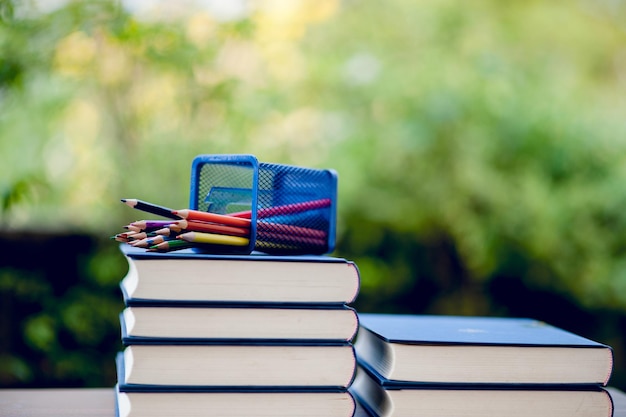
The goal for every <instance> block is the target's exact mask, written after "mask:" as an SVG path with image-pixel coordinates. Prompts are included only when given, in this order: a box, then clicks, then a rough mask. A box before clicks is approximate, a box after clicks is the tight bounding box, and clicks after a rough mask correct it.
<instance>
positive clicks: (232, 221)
mask: <svg viewBox="0 0 626 417" xmlns="http://www.w3.org/2000/svg"><path fill="white" fill-rule="evenodd" d="M172 213H173V214H174V215H176V216H179V218H182V219H185V220H192V221H194V220H196V221H201V222H210V223H218V224H223V225H226V226H235V227H250V219H243V218H238V217H233V216H226V215H224V214H217V213H208V212H206V211H198V210H189V209H184V210H174V211H173V212H172Z"/></svg>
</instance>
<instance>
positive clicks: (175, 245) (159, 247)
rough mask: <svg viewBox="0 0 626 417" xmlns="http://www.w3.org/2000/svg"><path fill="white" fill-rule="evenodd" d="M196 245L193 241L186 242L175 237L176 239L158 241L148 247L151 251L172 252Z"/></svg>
mask: <svg viewBox="0 0 626 417" xmlns="http://www.w3.org/2000/svg"><path fill="white" fill-rule="evenodd" d="M194 246H195V245H194V244H193V243H190V242H186V241H184V240H178V239H174V240H168V241H166V242H161V243H157V244H156V245H154V246H150V247H149V248H148V251H149V252H170V251H173V250H179V249H187V248H193V247H194Z"/></svg>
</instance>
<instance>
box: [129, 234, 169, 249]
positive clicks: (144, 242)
mask: <svg viewBox="0 0 626 417" xmlns="http://www.w3.org/2000/svg"><path fill="white" fill-rule="evenodd" d="M170 240H172V238H170V237H167V236H163V235H159V236H154V237H147V238H145V239H141V240H136V241H134V242H131V243H130V244H131V245H132V246H134V247H136V248H148V247H150V246H154V245H157V244H159V243H161V242H165V241H170Z"/></svg>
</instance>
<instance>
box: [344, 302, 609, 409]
mask: <svg viewBox="0 0 626 417" xmlns="http://www.w3.org/2000/svg"><path fill="white" fill-rule="evenodd" d="M359 320H360V329H359V332H358V335H357V338H356V342H355V349H356V353H357V360H358V363H359V368H358V371H357V376H356V380H355V382H354V384H353V385H352V386H351V388H350V389H351V390H352V392H353V393H354V394H355V396H356V397H357V398H358V400H359V401H360V403H361V404H362V405H363V407H364V408H366V409H367V410H368V411H369V412H370V413H371V414H372V415H373V416H376V417H411V416H418V415H419V416H422V415H423V416H429V417H450V416H455V417H491V416H493V417H500V416H519V417H522V416H524V417H526V416H528V417H540V416H545V417H572V416H578V417H611V416H612V414H613V404H612V399H611V396H610V394H609V392H608V391H607V390H606V389H605V388H604V387H605V386H606V385H607V383H608V381H609V378H610V376H611V373H612V370H613V352H612V349H611V348H610V347H609V346H607V345H604V344H601V343H598V342H595V341H592V340H589V339H586V338H584V337H582V336H579V335H576V334H573V333H570V332H567V331H565V330H563V329H560V328H558V327H554V326H551V325H549V324H547V323H544V322H541V321H537V320H533V319H527V318H506V317H468V316H427V315H421V316H420V315H401V314H400V315H394V314H359Z"/></svg>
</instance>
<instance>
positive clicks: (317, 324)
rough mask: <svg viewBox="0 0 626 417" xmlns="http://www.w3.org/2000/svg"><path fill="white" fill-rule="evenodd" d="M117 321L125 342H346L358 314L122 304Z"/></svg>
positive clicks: (351, 311) (337, 309) (349, 310)
mask: <svg viewBox="0 0 626 417" xmlns="http://www.w3.org/2000/svg"><path fill="white" fill-rule="evenodd" d="M120 324H121V331H122V343H124V344H126V345H128V344H133V343H141V341H142V340H144V339H146V338H164V339H169V340H178V339H183V340H185V339H187V340H203V339H212V340H222V341H238V340H240V341H245V340H255V339H264V340H266V341H298V340H307V341H342V342H349V341H351V340H352V338H353V337H354V335H355V334H356V331H357V328H358V318H357V313H356V311H355V310H354V309H353V308H350V307H347V306H339V307H335V308H333V307H329V306H320V307H317V306H306V307H305V306H290V305H287V306H276V307H268V306H262V307H261V306H258V305H255V306H249V307H246V306H221V305H218V306H194V307H180V306H168V307H164V306H159V307H148V306H145V307H127V308H126V309H124V311H123V312H122V313H121V314H120Z"/></svg>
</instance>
